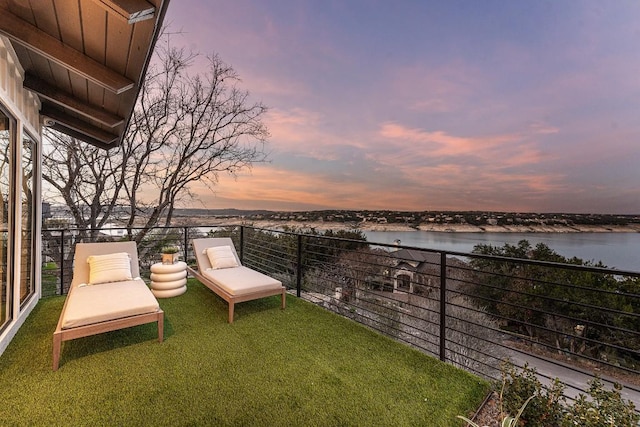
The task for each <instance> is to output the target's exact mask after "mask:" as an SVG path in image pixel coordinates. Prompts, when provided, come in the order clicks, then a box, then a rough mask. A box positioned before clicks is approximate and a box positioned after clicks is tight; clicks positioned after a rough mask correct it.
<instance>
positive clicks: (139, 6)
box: [93, 0, 156, 24]
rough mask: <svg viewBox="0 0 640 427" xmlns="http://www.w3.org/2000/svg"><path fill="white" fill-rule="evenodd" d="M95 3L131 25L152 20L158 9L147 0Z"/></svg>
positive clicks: (97, 0) (96, 1)
mask: <svg viewBox="0 0 640 427" xmlns="http://www.w3.org/2000/svg"><path fill="white" fill-rule="evenodd" d="M93 1H94V3H96V4H97V5H99V6H100V7H102V8H103V9H105V10H106V11H107V12H111V13H113V14H114V15H115V16H118V17H121V18H123V19H124V20H126V21H127V22H128V23H129V24H134V23H136V22H139V21H144V20H147V19H152V18H153V17H154V16H155V13H156V8H155V7H154V6H153V5H152V4H151V3H149V2H147V1H146V0H93Z"/></svg>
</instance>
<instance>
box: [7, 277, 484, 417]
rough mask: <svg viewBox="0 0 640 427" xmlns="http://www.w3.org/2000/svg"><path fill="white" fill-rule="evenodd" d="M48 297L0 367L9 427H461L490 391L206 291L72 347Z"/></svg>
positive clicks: (321, 319)
mask: <svg viewBox="0 0 640 427" xmlns="http://www.w3.org/2000/svg"><path fill="white" fill-rule="evenodd" d="M63 302H64V297H62V296H60V297H52V298H45V299H43V300H41V301H40V303H39V305H38V307H36V309H35V311H34V313H33V314H32V315H31V316H30V317H29V318H28V319H27V321H26V323H25V325H24V326H23V327H22V328H21V330H20V331H19V333H18V335H17V336H16V338H15V339H14V340H13V342H12V343H11V344H10V346H9V347H8V348H7V350H6V351H5V353H4V354H3V356H2V358H0V400H1V401H2V402H3V403H2V407H3V410H2V412H3V415H2V423H3V424H5V425H55V424H64V425H274V426H277V425H287V426H295V425H305V426H313V425H318V426H320V425H367V426H374V425H397V426H401V425H428V426H450V425H458V424H459V423H458V422H457V421H458V420H456V418H455V416H456V415H458V414H461V415H469V414H470V413H471V412H473V410H474V409H475V408H476V407H477V406H478V405H479V404H480V402H481V400H482V399H483V397H484V395H485V393H486V391H487V389H488V386H487V383H486V382H485V381H483V380H480V379H479V378H478V377H475V376H473V375H471V374H469V373H467V372H464V371H462V370H459V369H456V368H454V367H453V366H451V365H448V364H444V363H442V362H440V361H438V360H437V359H435V358H432V357H430V356H427V355H425V354H423V353H420V352H418V351H416V350H414V349H411V348H409V347H408V346H405V345H403V344H400V343H398V342H395V341H393V340H391V339H389V338H387V337H384V336H382V335H380V334H378V333H376V332H374V331H371V330H369V329H367V328H366V327H364V326H361V325H359V324H357V323H355V322H353V321H350V320H348V319H345V318H342V317H340V316H338V315H335V314H333V313H331V312H328V311H326V310H324V309H322V308H320V307H317V306H315V305H313V304H311V303H309V302H306V301H304V300H301V299H299V298H293V297H290V298H289V299H288V301H287V308H286V310H284V311H282V310H280V301H279V299H278V298H277V297H273V298H266V299H262V300H256V301H250V302H246V303H242V304H239V305H238V306H237V308H236V321H235V322H234V323H233V324H228V323H227V321H226V320H227V319H226V316H227V310H226V306H225V303H224V301H222V300H221V299H220V298H218V297H217V296H216V295H214V294H213V293H212V292H210V291H209V290H208V289H206V288H205V287H204V286H202V285H201V284H200V283H198V282H196V281H195V280H190V281H189V289H188V291H187V292H186V293H185V294H184V295H182V296H179V297H176V298H170V299H163V300H160V304H161V307H162V309H163V310H164V312H165V341H164V342H163V343H158V342H157V335H156V334H157V330H156V328H155V325H142V326H138V327H134V328H130V329H127V330H121V331H115V332H110V333H106V334H102V335H97V336H92V337H87V338H82V339H78V340H75V341H70V342H66V343H64V345H63V351H62V358H61V363H60V370H59V371H57V372H53V371H52V370H51V337H52V333H53V330H54V329H55V325H56V322H57V319H58V316H59V314H60V310H61V309H62V304H63Z"/></svg>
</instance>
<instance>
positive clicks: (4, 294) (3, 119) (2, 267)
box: [0, 110, 12, 329]
mask: <svg viewBox="0 0 640 427" xmlns="http://www.w3.org/2000/svg"><path fill="white" fill-rule="evenodd" d="M11 130H12V126H11V120H10V118H9V117H8V116H7V115H5V114H4V113H3V112H2V110H0V237H1V238H2V241H1V242H0V286H1V287H2V288H1V290H0V291H1V293H0V298H1V299H2V303H1V304H0V329H2V327H3V326H4V325H5V324H6V323H7V322H8V320H9V319H10V314H11V311H10V309H11V293H10V292H11V287H10V286H9V277H8V271H7V267H8V265H9V251H8V249H9V248H8V243H9V206H10V202H9V200H10V199H9V198H10V196H11V186H10V182H11V167H10V147H11Z"/></svg>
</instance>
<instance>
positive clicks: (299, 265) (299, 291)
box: [296, 234, 302, 298]
mask: <svg viewBox="0 0 640 427" xmlns="http://www.w3.org/2000/svg"><path fill="white" fill-rule="evenodd" d="M296 295H297V296H298V298H300V295H302V234H298V256H297V265H296Z"/></svg>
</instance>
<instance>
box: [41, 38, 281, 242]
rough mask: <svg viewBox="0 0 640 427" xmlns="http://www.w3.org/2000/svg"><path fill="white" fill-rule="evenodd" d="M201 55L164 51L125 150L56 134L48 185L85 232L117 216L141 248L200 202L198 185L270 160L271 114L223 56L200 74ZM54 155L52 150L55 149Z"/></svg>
mask: <svg viewBox="0 0 640 427" xmlns="http://www.w3.org/2000/svg"><path fill="white" fill-rule="evenodd" d="M200 59H203V58H201V57H200V56H199V55H197V54H194V53H193V52H189V51H186V50H185V49H178V48H175V47H173V46H172V45H171V43H170V36H169V35H168V34H166V33H165V35H164V36H163V38H162V39H161V43H158V45H157V47H156V53H155V58H154V60H153V61H152V64H151V65H150V67H149V70H148V73H147V77H146V80H145V81H144V83H143V86H142V88H141V91H140V95H139V97H138V100H137V104H136V108H135V112H134V114H133V117H132V119H131V122H130V126H129V129H128V133H127V135H126V138H125V140H124V142H123V144H122V145H120V146H119V147H117V148H113V149H111V150H109V151H104V150H102V149H98V148H95V147H92V146H90V145H87V144H85V143H83V142H80V141H78V140H76V139H74V138H71V137H69V136H66V135H62V134H58V133H55V132H53V131H47V132H46V138H47V139H48V140H49V142H50V144H48V149H46V150H45V152H44V153H43V159H44V161H43V179H44V180H45V181H46V182H48V183H49V184H50V186H51V187H52V189H53V192H54V193H55V194H54V195H55V196H57V197H58V198H60V199H61V200H62V201H63V202H64V204H66V205H67V207H68V208H69V209H70V211H71V214H72V215H73V219H74V221H75V223H76V225H77V226H78V228H81V229H85V228H86V229H89V230H92V231H91V232H90V233H89V234H92V235H93V236H92V237H95V236H96V234H97V230H99V229H100V228H101V227H103V226H104V225H105V224H106V223H107V222H111V221H113V219H114V216H115V215H116V214H117V215H118V216H119V219H120V220H121V221H123V224H124V226H126V227H127V228H128V229H129V231H130V233H129V234H132V233H131V229H132V228H133V227H142V228H143V231H142V232H139V233H136V234H135V239H136V241H138V242H140V241H141V240H142V239H143V238H144V237H145V235H146V234H147V233H148V231H149V230H150V229H151V228H153V227H154V226H158V225H170V224H171V221H172V218H173V214H174V209H175V208H176V206H177V205H178V204H179V203H182V202H193V201H195V200H196V199H197V195H196V194H195V192H194V191H193V185H194V184H195V183H198V184H200V185H202V184H204V185H205V186H207V187H208V188H210V189H213V187H214V186H215V184H216V183H217V181H218V176H219V174H220V173H229V174H231V175H235V174H236V173H237V172H238V171H240V170H243V169H246V168H250V167H251V166H252V164H254V163H256V162H262V161H265V160H266V155H265V153H264V144H265V143H266V140H267V138H268V137H269V133H268V130H267V128H266V126H265V125H264V123H263V122H262V118H263V116H264V114H265V112H266V111H267V108H266V107H265V106H264V105H263V104H261V103H259V102H258V103H251V102H250V101H249V95H248V92H246V91H243V90H241V89H239V88H238V87H237V85H238V83H239V81H240V80H239V77H238V75H237V74H236V72H235V71H234V69H233V68H232V67H231V66H229V65H227V64H225V63H224V62H223V61H222V60H221V59H220V58H219V57H218V56H217V55H213V56H209V57H207V58H206V68H205V71H203V72H200V73H191V71H192V70H193V69H194V68H195V65H197V62H198V60H200ZM45 148H46V147H45Z"/></svg>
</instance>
